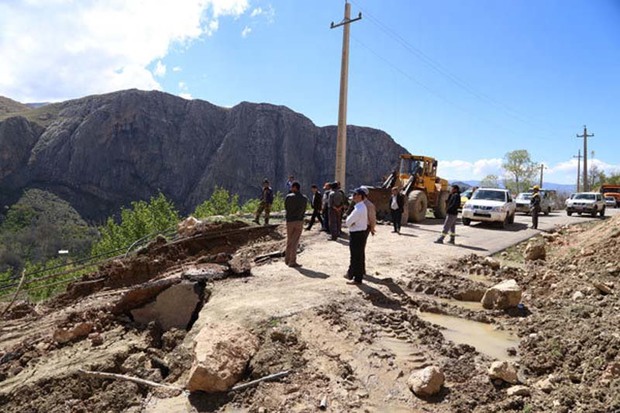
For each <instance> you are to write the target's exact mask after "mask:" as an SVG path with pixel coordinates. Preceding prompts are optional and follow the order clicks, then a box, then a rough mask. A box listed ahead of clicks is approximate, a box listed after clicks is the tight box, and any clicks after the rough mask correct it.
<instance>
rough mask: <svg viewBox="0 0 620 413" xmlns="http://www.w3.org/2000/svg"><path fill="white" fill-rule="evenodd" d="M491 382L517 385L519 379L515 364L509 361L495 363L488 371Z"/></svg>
mask: <svg viewBox="0 0 620 413" xmlns="http://www.w3.org/2000/svg"><path fill="white" fill-rule="evenodd" d="M487 373H488V375H489V378H490V379H491V380H496V379H499V380H502V381H505V382H506V383H511V384H516V383H518V382H519V379H518V378H517V369H516V368H515V366H514V364H512V363H511V362H509V361H494V362H493V363H491V367H489V370H488V371H487Z"/></svg>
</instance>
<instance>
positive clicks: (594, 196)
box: [566, 192, 605, 217]
mask: <svg viewBox="0 0 620 413" xmlns="http://www.w3.org/2000/svg"><path fill="white" fill-rule="evenodd" d="M573 212H576V213H578V214H579V215H581V214H583V213H586V214H591V215H592V216H593V217H595V216H596V214H600V215H601V216H605V200H604V199H603V195H601V194H600V193H599V192H579V193H576V194H575V196H574V197H573V198H572V199H569V200H567V201H566V214H567V215H568V216H571V215H573Z"/></svg>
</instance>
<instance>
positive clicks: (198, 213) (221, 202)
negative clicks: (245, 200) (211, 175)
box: [193, 186, 239, 218]
mask: <svg viewBox="0 0 620 413" xmlns="http://www.w3.org/2000/svg"><path fill="white" fill-rule="evenodd" d="M237 212H239V195H237V194H235V195H233V196H230V193H229V192H228V191H227V190H226V189H224V188H220V187H218V186H216V187H215V190H214V191H213V194H211V197H210V198H209V199H207V200H206V201H204V202H203V203H202V204H200V205H198V206H197V207H196V209H195V210H194V214H193V215H194V216H195V217H196V218H206V217H210V216H213V215H231V214H236V213H237Z"/></svg>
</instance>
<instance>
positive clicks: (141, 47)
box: [0, 0, 249, 102]
mask: <svg viewBox="0 0 620 413" xmlns="http://www.w3.org/2000/svg"><path fill="white" fill-rule="evenodd" d="M248 9H249V3H248V0H159V1H156V2H145V1H143V0H81V1H79V2H78V1H73V0H48V1H43V0H16V1H12V2H0V56H2V63H1V64H0V95H4V96H8V97H11V98H13V99H17V100H19V101H22V102H28V101H43V100H45V101H57V100H62V99H67V98H72V97H78V96H84V95H87V94H93V93H104V92H109V91H112V90H118V89H125V88H139V89H146V90H150V89H161V86H160V84H159V83H158V82H157V80H156V79H155V77H156V76H158V74H157V72H158V71H157V69H156V70H155V71H154V72H151V71H150V70H148V67H149V66H150V65H152V64H153V62H155V61H157V60H160V59H162V58H164V57H165V56H166V55H167V54H168V52H169V51H170V49H171V47H172V46H174V45H181V46H183V47H187V46H188V45H189V44H190V43H191V42H192V41H194V40H197V39H199V38H201V37H204V36H209V35H211V34H212V33H213V32H215V31H216V30H217V29H218V28H219V19H220V18H222V17H224V16H233V17H238V16H240V15H241V14H243V13H245V12H246V11H247V10H248Z"/></svg>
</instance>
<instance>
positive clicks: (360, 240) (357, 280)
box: [346, 188, 368, 284]
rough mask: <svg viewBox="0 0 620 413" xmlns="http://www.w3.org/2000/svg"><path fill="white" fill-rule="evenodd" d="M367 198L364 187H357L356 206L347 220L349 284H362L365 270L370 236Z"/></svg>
mask: <svg viewBox="0 0 620 413" xmlns="http://www.w3.org/2000/svg"><path fill="white" fill-rule="evenodd" d="M365 198H366V193H365V192H364V190H363V189H361V188H357V189H356V190H355V191H354V192H353V202H355V207H354V208H353V212H351V214H350V215H349V216H348V217H347V220H346V225H347V227H348V228H349V253H350V261H349V271H347V275H348V277H349V279H350V281H349V282H348V283H349V284H361V283H362V278H363V277H364V272H365V266H366V265H365V254H364V248H365V247H366V238H367V237H368V233H367V229H368V211H367V209H366V205H364V199H365Z"/></svg>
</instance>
